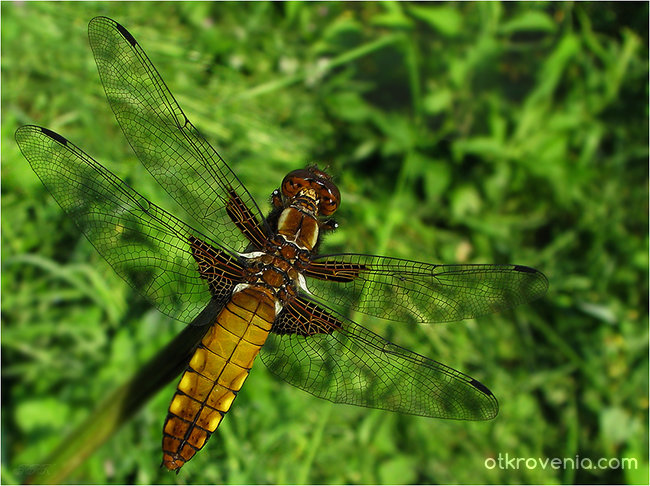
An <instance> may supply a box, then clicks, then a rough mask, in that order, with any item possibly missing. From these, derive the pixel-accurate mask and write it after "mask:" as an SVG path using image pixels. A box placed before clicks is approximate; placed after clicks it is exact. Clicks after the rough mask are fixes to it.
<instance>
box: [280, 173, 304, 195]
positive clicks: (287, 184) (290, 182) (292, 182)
mask: <svg viewBox="0 0 650 486" xmlns="http://www.w3.org/2000/svg"><path fill="white" fill-rule="evenodd" d="M306 185H307V183H306V182H305V180H304V179H301V178H299V177H287V178H285V180H284V182H283V183H282V193H283V194H284V195H285V196H287V197H293V196H295V195H296V194H297V193H298V191H300V189H302V188H303V187H305V186H306Z"/></svg>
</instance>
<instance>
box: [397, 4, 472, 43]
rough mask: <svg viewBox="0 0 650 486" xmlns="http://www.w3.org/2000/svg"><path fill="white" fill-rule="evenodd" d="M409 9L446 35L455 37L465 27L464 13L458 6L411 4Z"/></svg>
mask: <svg viewBox="0 0 650 486" xmlns="http://www.w3.org/2000/svg"><path fill="white" fill-rule="evenodd" d="M408 11H409V12H410V13H411V14H412V15H413V16H415V17H416V18H418V19H420V20H422V21H423V22H426V23H427V24H428V25H429V26H430V27H431V28H432V29H434V30H437V31H438V32H440V33H441V34H442V35H444V36H445V37H455V36H457V35H459V34H460V33H461V30H462V29H463V18H462V15H461V14H460V13H459V12H458V10H457V9H456V8H453V7H450V6H449V7H448V6H440V7H433V6H431V5H427V6H426V7H415V6H413V5H411V6H410V7H409V9H408Z"/></svg>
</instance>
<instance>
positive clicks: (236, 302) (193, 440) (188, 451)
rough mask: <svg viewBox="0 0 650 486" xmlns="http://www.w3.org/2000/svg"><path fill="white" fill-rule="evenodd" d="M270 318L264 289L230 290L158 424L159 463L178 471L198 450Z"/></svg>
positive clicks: (246, 370)
mask: <svg viewBox="0 0 650 486" xmlns="http://www.w3.org/2000/svg"><path fill="white" fill-rule="evenodd" d="M274 319H275V302H274V300H273V298H272V297H271V295H270V293H269V292H268V291H266V290H265V289H257V288H255V287H249V288H246V289H244V290H242V291H240V292H237V293H235V294H234V295H233V296H232V299H231V300H230V301H229V302H228V303H227V304H226V306H225V307H224V308H223V310H222V311H221V312H220V313H219V315H218V316H217V319H216V322H215V323H214V324H213V325H212V327H211V328H210V330H209V331H208V332H207V334H206V335H205V337H204V338H203V340H202V341H201V343H200V344H199V346H198V347H197V349H196V351H195V352H194V355H193V356H192V359H191V360H190V363H189V365H188V367H187V369H186V370H185V372H184V373H183V377H182V378H181V381H180V383H179V384H178V388H177V390H176V393H175V394H174V398H173V399H172V402H171V404H170V405H169V413H168V414H167V419H166V420H165V425H164V427H163V464H164V465H165V467H167V468H168V469H170V470H172V471H177V470H178V469H180V468H181V467H182V466H183V464H185V463H186V462H187V461H189V460H190V459H191V458H192V456H194V454H195V453H196V451H198V450H200V449H201V448H202V447H203V446H204V445H205V443H206V442H207V440H208V439H209V437H210V434H212V433H213V432H214V431H215V430H216V429H217V427H218V426H219V423H221V420H222V418H223V417H224V415H225V414H226V412H227V411H228V410H229V409H230V406H231V404H232V402H233V400H234V399H235V396H236V395H237V392H238V391H239V390H240V388H241V387H242V385H243V383H244V381H245V380H246V377H247V376H248V373H249V371H250V369H251V367H252V366H253V361H254V360H255V357H256V356H257V354H258V353H259V350H260V348H261V347H262V345H263V344H264V342H265V341H266V338H267V336H268V334H269V331H270V330H271V325H272V323H273V320H274Z"/></svg>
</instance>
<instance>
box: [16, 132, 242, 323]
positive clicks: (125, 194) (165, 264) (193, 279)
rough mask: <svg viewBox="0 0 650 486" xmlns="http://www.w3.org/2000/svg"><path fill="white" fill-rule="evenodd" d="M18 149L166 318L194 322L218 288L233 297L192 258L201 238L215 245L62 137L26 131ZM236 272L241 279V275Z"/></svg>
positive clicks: (228, 283)
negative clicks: (208, 280) (200, 268)
mask: <svg viewBox="0 0 650 486" xmlns="http://www.w3.org/2000/svg"><path fill="white" fill-rule="evenodd" d="M16 141H17V142H18V145H19V147H20V150H21V152H22V153H23V155H24V156H25V158H26V159H27V160H28V161H29V163H30V165H31V166H32V168H33V169H34V172H36V174H37V175H38V177H39V178H40V179H41V181H42V182H43V184H44V185H45V187H47V189H48V190H49V191H50V193H51V194H52V195H53V196H54V198H55V199H56V201H57V202H58V203H59V205H60V206H61V207H62V208H63V210H64V211H65V212H66V213H67V214H68V215H69V216H70V217H71V218H72V219H73V220H74V222H75V223H76V224H77V226H78V227H79V228H80V230H81V231H82V232H83V233H84V234H85V235H86V237H87V238H88V239H89V240H90V242H91V243H92V244H93V245H94V246H95V248H97V250H98V251H99V253H101V255H102V256H103V257H104V258H105V259H106V260H107V261H108V263H109V264H110V265H111V266H112V267H113V268H114V269H115V271H116V272H117V273H118V274H119V275H120V276H121V277H122V278H124V279H125V280H126V281H127V282H128V283H129V284H131V285H132V286H133V287H134V288H135V289H136V290H137V291H138V292H140V293H141V294H142V295H143V296H145V297H146V298H147V299H149V300H150V301H151V302H152V303H154V304H155V305H156V306H157V307H158V309H160V310H161V311H162V312H164V313H165V314H167V315H170V316H172V317H174V318H176V319H179V320H181V321H185V322H189V321H191V320H192V319H193V318H194V317H196V315H197V314H198V313H199V312H200V311H201V310H202V309H203V308H204V307H205V306H206V304H207V303H208V302H209V301H210V298H211V296H210V288H212V289H214V288H215V287H217V288H219V289H220V292H221V294H223V295H226V294H227V293H228V289H230V290H232V287H234V285H235V282H234V280H233V279H230V278H225V277H224V276H221V278H220V280H218V282H217V276H214V275H208V276H209V277H210V278H211V279H212V282H210V283H208V282H206V279H207V278H208V277H207V276H206V275H207V271H205V270H203V271H202V272H201V273H200V272H199V267H200V265H199V263H197V261H196V260H195V258H194V257H193V256H192V251H193V248H194V251H195V253H196V252H197V249H196V248H197V243H196V242H197V241H199V240H197V238H201V239H202V240H206V241H209V240H207V238H206V237H205V236H203V235H200V234H199V233H198V232H197V231H196V230H193V229H192V228H191V227H190V226H188V225H186V224H185V223H183V222H182V221H180V220H179V219H177V218H175V217H174V216H172V215H171V214H169V213H167V212H165V211H164V210H163V209H161V208H159V207H158V206H156V205H155V204H153V203H151V202H150V201H148V200H147V199H146V198H144V197H143V196H141V195H140V194H138V193H137V192H136V191H134V190H133V189H131V188H130V187H129V186H128V185H127V184H126V183H125V182H123V181H122V180H120V179H119V178H118V177H117V176H115V175H114V174H113V173H111V172H110V171H109V170H107V169H106V168H105V167H103V166H102V165H101V164H99V163H98V162H96V161H95V160H93V159H92V158H91V157H90V156H88V155H87V154H85V153H84V152H83V151H82V150H81V149H79V148H78V147H76V146H75V145H73V144H72V143H71V142H69V141H68V140H66V139H65V138H63V137H62V136H61V135H58V134H56V133H54V132H52V131H50V130H48V129H46V128H41V127H36V126H24V127H21V128H19V129H18V131H17V132H16ZM205 245H206V244H204V245H203V246H204V247H206V246H205ZM212 245H216V244H215V243H212ZM215 251H218V254H219V255H221V256H220V257H219V258H220V261H221V262H222V263H221V266H222V267H223V266H224V265H226V263H225V262H230V263H232V264H233V265H235V264H236V263H235V260H234V259H233V258H232V257H231V256H230V255H228V254H227V253H226V252H225V251H224V249H218V250H216V249H214V250H213V254H214V252H215ZM204 253H206V252H204ZM202 258H203V260H205V259H206V258H207V257H202ZM204 266H205V265H204ZM232 272H234V273H233V275H234V274H236V269H233V270H232ZM212 273H215V272H212ZM202 275H203V277H202ZM213 293H215V294H218V292H214V290H213Z"/></svg>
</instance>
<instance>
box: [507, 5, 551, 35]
mask: <svg viewBox="0 0 650 486" xmlns="http://www.w3.org/2000/svg"><path fill="white" fill-rule="evenodd" d="M556 27H557V26H556V24H555V22H554V21H553V19H552V18H551V17H550V16H549V15H548V14H546V13H545V12H542V11H540V10H527V11H524V12H522V13H521V14H520V15H519V16H517V17H514V18H513V19H511V20H508V21H507V22H504V23H503V24H501V26H500V28H499V31H500V32H502V33H503V34H512V33H514V32H522V31H523V32H530V31H541V32H554V31H555V29H556Z"/></svg>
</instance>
